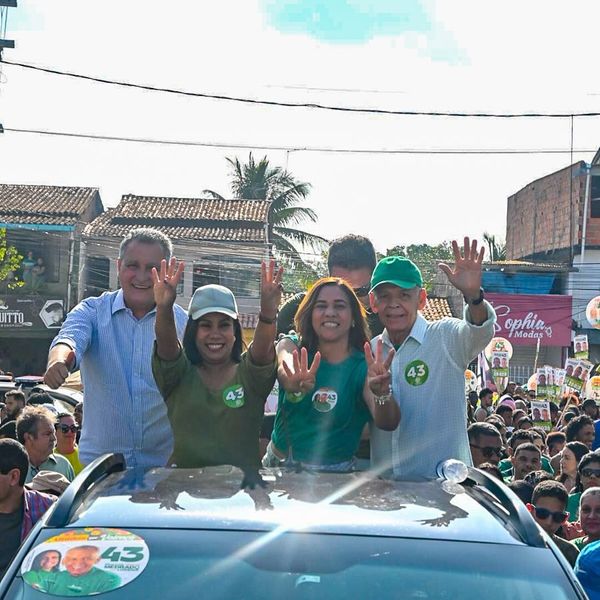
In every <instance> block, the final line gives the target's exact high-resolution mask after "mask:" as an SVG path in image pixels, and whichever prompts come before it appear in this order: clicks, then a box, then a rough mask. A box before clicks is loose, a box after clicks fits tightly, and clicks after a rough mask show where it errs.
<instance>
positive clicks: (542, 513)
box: [532, 504, 569, 523]
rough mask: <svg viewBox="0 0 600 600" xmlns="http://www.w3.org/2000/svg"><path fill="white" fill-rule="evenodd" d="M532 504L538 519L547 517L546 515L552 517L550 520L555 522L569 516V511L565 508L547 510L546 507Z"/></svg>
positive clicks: (559, 521)
mask: <svg viewBox="0 0 600 600" xmlns="http://www.w3.org/2000/svg"><path fill="white" fill-rule="evenodd" d="M532 506H533V510H535V516H536V517H537V518H538V519H541V520H542V521H543V520H545V519H547V518H548V517H552V520H553V521H554V522H555V523H562V522H563V521H565V520H566V519H567V518H568V516H569V513H568V512H567V511H566V510H559V511H556V512H554V511H551V510H548V509H547V508H542V507H538V506H534V505H533V504H532Z"/></svg>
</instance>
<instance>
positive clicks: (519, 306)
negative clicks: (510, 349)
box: [485, 293, 573, 346]
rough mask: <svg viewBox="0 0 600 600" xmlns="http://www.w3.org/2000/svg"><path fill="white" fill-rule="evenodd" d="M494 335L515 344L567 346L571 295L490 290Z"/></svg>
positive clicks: (571, 305)
mask: <svg viewBox="0 0 600 600" xmlns="http://www.w3.org/2000/svg"><path fill="white" fill-rule="evenodd" d="M485 297H486V299H487V300H488V302H490V304H491V305H492V306H493V307H494V310H495V311H496V315H497V317H498V321H497V323H496V335H497V336H500V337H504V338H506V339H507V340H509V341H510V342H511V343H512V344H514V345H517V346H535V345H536V344H537V342H538V339H539V340H540V344H541V345H542V346H570V344H571V319H572V314H573V299H572V297H571V296H561V295H558V294H539V295H538V294H536V295H533V294H492V293H486V295H485Z"/></svg>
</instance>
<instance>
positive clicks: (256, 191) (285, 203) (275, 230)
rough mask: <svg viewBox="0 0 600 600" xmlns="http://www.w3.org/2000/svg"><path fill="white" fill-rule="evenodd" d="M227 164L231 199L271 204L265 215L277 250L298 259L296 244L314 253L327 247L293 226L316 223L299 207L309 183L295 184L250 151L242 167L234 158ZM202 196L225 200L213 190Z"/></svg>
mask: <svg viewBox="0 0 600 600" xmlns="http://www.w3.org/2000/svg"><path fill="white" fill-rule="evenodd" d="M227 162H229V164H230V165H231V173H230V181H231V193H232V194H233V197H234V198H240V199H244V200H268V201H269V202H270V206H269V212H268V216H267V219H268V225H269V241H270V242H271V243H272V244H273V246H274V247H275V249H276V250H279V251H280V252H283V253H285V254H287V255H288V256H292V257H294V258H297V259H299V258H300V254H299V250H298V247H297V246H298V245H300V246H307V247H310V248H311V249H312V250H317V251H319V250H321V249H322V248H323V247H325V246H326V245H327V240H326V239H325V238H323V237H321V236H318V235H315V234H313V233H308V232H306V231H302V230H301V229H297V228H296V227H295V226H296V225H301V224H302V223H303V222H305V221H307V220H308V221H312V222H313V223H315V222H316V221H317V215H316V213H315V211H314V210H312V209H311V208H308V207H306V206H300V203H301V202H302V201H303V200H304V199H305V198H306V197H307V196H308V193H309V190H310V187H311V186H310V183H304V182H301V181H296V179H295V178H294V177H293V176H292V175H291V173H288V172H287V171H285V170H284V169H282V168H281V167H271V166H270V165H269V160H268V159H267V157H266V156H265V157H263V158H262V159H261V160H260V161H259V162H258V163H257V162H256V161H255V160H254V157H253V156H252V152H250V156H249V157H248V162H247V163H245V164H244V163H241V162H240V160H239V159H238V158H237V157H236V158H235V159H231V158H227ZM203 193H204V194H207V195H208V196H210V197H211V198H215V199H217V200H224V199H225V198H224V197H223V196H221V194H218V193H217V192H214V191H212V190H204V191H203Z"/></svg>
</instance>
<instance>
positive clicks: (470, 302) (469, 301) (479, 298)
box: [463, 287, 484, 306]
mask: <svg viewBox="0 0 600 600" xmlns="http://www.w3.org/2000/svg"><path fill="white" fill-rule="evenodd" d="M463 298H464V299H465V302H466V303H467V304H472V305H473V306H478V305H479V304H481V303H482V302H483V298H484V295H483V288H482V287H480V288H479V296H478V297H477V298H475V299H474V300H470V299H469V298H467V297H466V296H463Z"/></svg>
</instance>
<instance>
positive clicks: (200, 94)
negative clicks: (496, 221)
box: [1, 59, 600, 119]
mask: <svg viewBox="0 0 600 600" xmlns="http://www.w3.org/2000/svg"><path fill="white" fill-rule="evenodd" d="M1 62H3V63H4V64H7V65H11V66H13V67H22V68H24V69H32V70H34V71H41V72H43V73H49V74H51V75H60V76H63V77H72V78H75V79H84V80H87V81H94V82H96V83H104V84H107V85H116V86H122V87H128V88H135V89H140V90H146V91H151V92H164V93H167V94H178V95H181V96H192V97H196V98H208V99H211V100H225V101H229V102H240V103H244V104H258V105H263V106H278V107H284V108H313V109H319V110H329V111H336V112H349V113H363V114H380V115H396V116H407V117H416V116H419V117H461V118H492V119H518V118H531V119H532V118H549V119H572V118H573V117H598V116H600V112H570V113H542V112H529V113H488V112H455V111H419V110H390V109H385V108H360V107H352V106H333V105H329V104H320V103H315V102H282V101H276V100H259V99H256V98H243V97H239V96H228V95H224V94H208V93H206V92H192V91H187V90H178V89H174V88H165V87H158V86H152V85H144V84H140V83H131V82H128V81H118V80H115V79H105V78H102V77H94V76H92V75H83V74H81V73H73V72H70V71H62V70H59V69H51V68H49V67H41V66H37V65H32V64H29V63H22V62H16V61H10V60H4V59H2V61H1Z"/></svg>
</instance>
